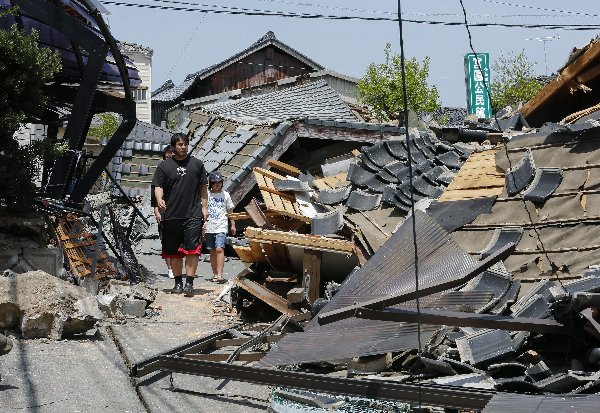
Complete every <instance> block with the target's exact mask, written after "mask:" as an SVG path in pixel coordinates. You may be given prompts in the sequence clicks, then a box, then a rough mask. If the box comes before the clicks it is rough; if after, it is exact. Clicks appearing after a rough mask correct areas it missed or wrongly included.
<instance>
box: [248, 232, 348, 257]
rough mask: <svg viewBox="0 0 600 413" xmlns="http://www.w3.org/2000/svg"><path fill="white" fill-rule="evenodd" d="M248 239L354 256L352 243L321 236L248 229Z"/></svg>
mask: <svg viewBox="0 0 600 413" xmlns="http://www.w3.org/2000/svg"><path fill="white" fill-rule="evenodd" d="M245 235H246V238H248V239H249V240H250V239H252V240H256V241H270V242H276V243H280V244H287V245H298V246H302V247H305V248H311V249H320V250H325V251H332V252H340V253H347V254H352V253H353V252H354V245H353V243H352V242H350V241H345V240H339V239H335V238H329V237H322V236H319V235H304V234H298V233H294V232H284V231H275V230H266V229H262V230H261V229H258V228H252V227H248V228H246V233H245Z"/></svg>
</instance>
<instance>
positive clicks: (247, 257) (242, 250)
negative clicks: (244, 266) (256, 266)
mask: <svg viewBox="0 0 600 413" xmlns="http://www.w3.org/2000/svg"><path fill="white" fill-rule="evenodd" d="M233 250H234V251H235V253H236V254H237V256H238V257H239V258H240V260H241V261H242V262H245V263H250V264H251V263H254V262H256V259H255V257H254V254H253V253H252V248H250V247H243V246H241V245H234V246H233Z"/></svg>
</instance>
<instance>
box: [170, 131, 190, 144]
mask: <svg viewBox="0 0 600 413" xmlns="http://www.w3.org/2000/svg"><path fill="white" fill-rule="evenodd" d="M179 141H184V142H185V143H186V144H187V145H189V144H190V138H188V136H187V135H186V134H185V133H180V132H177V133H174V134H173V136H171V146H172V147H175V146H176V145H177V142H179Z"/></svg>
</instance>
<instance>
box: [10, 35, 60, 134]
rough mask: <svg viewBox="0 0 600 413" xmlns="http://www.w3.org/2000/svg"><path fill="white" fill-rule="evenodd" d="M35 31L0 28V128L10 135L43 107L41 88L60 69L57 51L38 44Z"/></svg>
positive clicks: (43, 97) (44, 99)
mask: <svg viewBox="0 0 600 413" xmlns="http://www.w3.org/2000/svg"><path fill="white" fill-rule="evenodd" d="M38 39H39V36H38V33H37V32H36V31H32V32H31V33H30V34H27V33H24V32H21V31H19V30H18V29H17V26H16V25H13V26H12V27H11V28H10V30H2V31H0V129H1V130H2V131H3V132H2V133H5V134H6V133H10V135H11V136H12V134H13V133H14V132H15V131H16V130H17V129H18V128H19V125H20V124H21V123H22V122H23V121H24V120H25V118H26V117H27V116H36V115H39V114H40V113H41V111H42V110H43V108H44V103H45V101H46V98H45V96H44V94H43V89H42V87H43V86H44V84H45V83H46V82H48V81H49V80H51V79H52V76H54V74H55V73H56V72H58V71H59V70H60V68H61V62H60V57H59V56H58V53H56V52H54V51H52V50H50V49H47V48H40V47H39V46H38Z"/></svg>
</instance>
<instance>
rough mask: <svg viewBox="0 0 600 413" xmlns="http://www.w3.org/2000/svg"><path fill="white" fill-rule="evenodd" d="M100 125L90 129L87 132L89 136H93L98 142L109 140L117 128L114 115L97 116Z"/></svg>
mask: <svg viewBox="0 0 600 413" xmlns="http://www.w3.org/2000/svg"><path fill="white" fill-rule="evenodd" d="M98 118H99V119H100V124H99V125H98V126H95V127H92V128H90V129H89V131H88V135H89V136H94V137H96V138H98V139H100V140H103V139H110V138H112V136H113V135H114V134H115V132H116V130H117V128H118V127H119V119H118V117H117V115H115V114H114V113H109V112H106V113H100V114H99V115H98Z"/></svg>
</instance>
